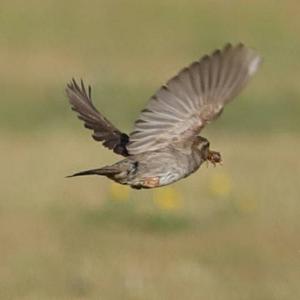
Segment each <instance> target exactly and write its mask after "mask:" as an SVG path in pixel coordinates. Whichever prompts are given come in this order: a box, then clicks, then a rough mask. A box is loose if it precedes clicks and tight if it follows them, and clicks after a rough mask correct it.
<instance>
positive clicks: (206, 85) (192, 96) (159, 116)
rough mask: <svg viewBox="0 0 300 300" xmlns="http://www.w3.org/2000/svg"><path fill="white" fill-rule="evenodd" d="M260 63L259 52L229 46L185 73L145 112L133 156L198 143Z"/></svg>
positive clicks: (132, 136)
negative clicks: (191, 141) (171, 145)
mask: <svg viewBox="0 0 300 300" xmlns="http://www.w3.org/2000/svg"><path fill="white" fill-rule="evenodd" d="M260 62H261V58H260V56H259V55H258V54H257V53H256V52H255V51H254V50H252V49H250V48H247V47H245V46H244V45H243V44H238V45H236V46H232V45H231V44H227V45H226V46H225V47H224V48H223V49H222V50H216V51H215V52H213V53H212V54H211V55H210V56H207V55H206V56H204V57H203V58H201V59H200V60H199V61H196V62H194V63H192V64H191V65H190V66H188V67H187V68H184V69H183V70H181V71H180V72H179V73H178V75H176V76H175V77H173V78H172V79H170V80H169V81H168V82H167V83H166V84H165V85H164V86H162V87H161V88H160V89H159V90H158V91H157V92H156V94H155V95H154V96H153V97H152V98H151V99H150V101H149V102H148V104H147V106H146V108H145V109H144V110H143V111H142V112H141V114H140V116H139V119H138V120H137V121H136V122H135V126H134V130H133V132H132V133H131V134H130V135H129V137H130V141H129V143H128V145H127V149H128V152H129V154H131V155H132V154H139V153H142V152H146V151H153V150H158V149H161V148H163V147H166V146H167V145H169V144H172V143H176V142H179V143H180V142H182V143H184V142H186V141H189V140H193V138H194V137H195V136H196V135H197V134H199V132H200V130H201V129H202V128H203V127H204V126H205V125H206V124H207V123H209V122H210V121H212V120H214V119H215V118H216V117H218V116H219V115H220V114H221V112H222V110H223V107H224V105H225V104H226V103H227V102H229V101H230V100H232V99H233V98H234V97H235V96H237V95H238V94H239V92H240V91H241V90H242V88H243V87H244V86H245V85H246V83H247V82H248V80H249V79H250V77H251V76H252V75H253V74H254V73H255V72H256V70H257V69H258V67H259V64H260Z"/></svg>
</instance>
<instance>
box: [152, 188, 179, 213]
mask: <svg viewBox="0 0 300 300" xmlns="http://www.w3.org/2000/svg"><path fill="white" fill-rule="evenodd" d="M153 202H154V204H155V205H156V206H157V207H158V208H160V209H162V210H178V209H180V208H181V207H182V197H181V195H180V194H179V193H178V192H177V191H176V190H175V189H174V188H173V187H164V188H160V189H157V190H154V191H153Z"/></svg>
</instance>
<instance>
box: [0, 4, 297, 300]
mask: <svg viewBox="0 0 300 300" xmlns="http://www.w3.org/2000/svg"><path fill="white" fill-rule="evenodd" d="M299 10H300V4H299V2H298V1H295V0H288V1H267V0H263V1H258V0H254V1H251V2H250V1H249V2H242V1H236V0H235V1H214V0H205V1H195V0H192V1H170V0H164V1H157V0H153V1H143V2H142V1H124V0H123V1H122V0H112V1H93V0H92V1H89V2H86V1H77V0H76V1H57V0H53V1H50V0H44V1H42V2H41V1H37V0H28V1H26V3H25V2H24V1H20V0H15V1H7V0H3V1H2V2H1V10H0V28H1V29H0V89H1V94H2V101H1V106H0V133H1V141H0V157H1V166H2V176H1V181H0V182H1V201H0V244H1V247H0V264H1V268H0V298H1V299H2V298H3V299H30V300H31V299H208V300H209V299H214V300H215V299H222V300H223V299H230V300H235V299H236V300H240V299H243V300H248V299H249V300H250V299H251V300H256V299H257V300H273V299H274V300H277V299H278V300H279V299H295V300H296V299H299V298H300V288H299V278H300V256H299V255H300V254H299V253H300V252H299V249H300V240H299V230H300V216H299V211H300V204H299V188H298V185H299V184H298V180H299V179H298V178H299V177H300V161H299V159H298V149H299V147H300V140H299V129H300V120H299V113H300V101H299V96H300V85H299V84H298V78H299V70H300V60H299V59H298V55H299V52H300V39H299V36H300V21H299V18H298V14H299ZM239 41H241V42H244V43H245V44H246V45H249V46H251V47H254V48H256V49H257V50H258V51H259V52H260V53H261V54H262V56H263V58H264V63H263V66H262V68H261V70H260V71H259V72H258V74H257V76H255V78H254V79H253V80H252V82H251V83H250V84H249V86H248V87H247V89H246V90H245V91H244V92H243V93H242V95H241V96H240V97H239V99H238V100H237V101H234V102H233V103H232V104H230V105H229V106H228V107H227V108H226V109H225V112H224V114H223V116H222V117H221V118H220V119H219V120H218V121H217V122H215V123H214V124H212V125H211V126H209V128H208V129H205V132H204V133H203V135H204V136H207V137H208V138H209V139H210V140H211V144H212V147H213V148H214V149H215V150H219V151H221V153H222V155H223V157H224V166H223V167H218V168H212V167H209V168H206V167H205V166H203V167H202V168H201V170H200V171H199V172H197V173H196V174H194V175H192V176H191V177H189V178H187V179H185V180H183V181H181V182H178V183H176V184H174V185H172V186H170V187H165V188H162V189H157V190H153V191H134V190H130V189H128V188H127V187H122V186H118V185H115V184H114V183H111V182H109V181H108V180H105V179H104V178H95V177H87V178H80V179H79V178H78V179H72V180H67V179H64V176H65V175H68V174H70V173H73V172H74V171H78V170H82V169H87V168H90V167H97V166H101V165H105V164H109V163H112V162H114V161H116V159H118V157H117V156H115V155H114V154H112V153H110V152H109V151H107V150H106V149H103V148H102V147H101V145H98V144H96V143H95V142H94V141H92V140H91V139H90V138H89V132H87V131H86V130H84V129H83V128H82V124H80V123H79V121H78V120H76V118H75V115H74V113H73V112H71V111H70V107H69V105H68V103H67V99H66V97H65V94H64V88H65V85H66V83H67V82H68V81H69V80H70V79H71V78H72V77H76V78H83V79H84V80H85V81H86V82H87V83H91V84H92V87H93V95H94V99H95V102H96V105H97V107H98V108H99V109H100V110H101V111H102V112H103V113H104V114H105V115H106V116H107V117H109V118H111V119H112V121H113V122H114V123H115V124H116V125H117V126H119V127H121V128H125V129H126V130H127V131H129V130H130V129H131V127H132V122H133V120H134V119H135V118H136V117H137V115H138V113H139V111H140V110H141V109H142V108H143V106H144V105H145V103H146V101H147V99H148V98H149V97H150V96H151V95H152V94H153V93H154V92H155V90H156V89H157V88H158V87H159V86H160V85H161V84H163V83H164V82H165V81H166V80H167V79H169V78H170V77H171V76H173V75H174V74H175V73H176V72H178V70H179V69H180V68H182V67H183V66H185V65H187V64H189V63H191V62H192V61H193V60H196V59H198V58H199V57H200V56H202V55H203V54H205V53H210V52H211V51H212V50H213V49H215V48H219V47H222V46H223V45H224V44H225V43H227V42H232V43H236V42H239Z"/></svg>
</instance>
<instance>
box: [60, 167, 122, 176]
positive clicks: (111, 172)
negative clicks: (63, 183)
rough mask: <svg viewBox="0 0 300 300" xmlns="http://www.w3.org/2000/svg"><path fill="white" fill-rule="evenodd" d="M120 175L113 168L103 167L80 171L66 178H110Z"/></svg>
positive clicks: (117, 170)
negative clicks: (87, 176) (88, 176)
mask: <svg viewBox="0 0 300 300" xmlns="http://www.w3.org/2000/svg"><path fill="white" fill-rule="evenodd" d="M118 173H120V170H119V169H116V168H113V167H110V166H108V167H103V168H100V169H91V170H86V171H81V172H78V173H75V174H73V175H69V176H66V177H67V178H69V177H75V176H85V175H102V176H111V175H115V174H118Z"/></svg>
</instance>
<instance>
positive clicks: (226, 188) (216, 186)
mask: <svg viewBox="0 0 300 300" xmlns="http://www.w3.org/2000/svg"><path fill="white" fill-rule="evenodd" d="M209 190H210V192H211V193H212V195H214V196H218V197H226V196H228V195H229V194H230V192H231V190H232V183H231V179H230V177H229V175H228V174H226V173H216V174H214V175H213V176H212V177H211V179H210V182H209Z"/></svg>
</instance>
